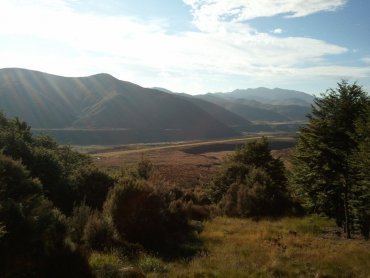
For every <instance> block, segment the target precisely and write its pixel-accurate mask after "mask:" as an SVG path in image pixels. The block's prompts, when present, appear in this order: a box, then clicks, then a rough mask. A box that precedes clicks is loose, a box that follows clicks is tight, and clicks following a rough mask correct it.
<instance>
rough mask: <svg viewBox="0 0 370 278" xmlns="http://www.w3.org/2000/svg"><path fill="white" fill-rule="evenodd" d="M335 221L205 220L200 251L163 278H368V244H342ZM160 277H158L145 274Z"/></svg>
mask: <svg viewBox="0 0 370 278" xmlns="http://www.w3.org/2000/svg"><path fill="white" fill-rule="evenodd" d="M335 227H336V225H335V222H334V221H332V220H329V219H327V218H322V217H318V216H311V217H305V218H284V219H281V220H276V221H271V220H263V221H258V222H256V221H252V220H248V219H236V218H224V217H218V218H216V219H214V220H212V221H209V222H206V223H205V227H204V230H203V232H202V233H201V235H200V236H201V239H202V240H203V242H204V251H203V252H201V253H200V254H199V255H198V256H196V257H195V258H193V259H192V260H191V261H190V262H189V263H181V262H179V263H175V264H170V265H169V266H168V269H169V271H168V272H167V276H168V277H368V276H369V273H370V243H369V242H366V243H365V242H364V241H362V240H351V241H348V240H345V239H343V238H341V237H340V236H339V235H337V234H336V233H335V232H336V231H337V230H336V228H335ZM151 275H152V276H153V277H165V276H164V275H163V274H154V273H152V274H151Z"/></svg>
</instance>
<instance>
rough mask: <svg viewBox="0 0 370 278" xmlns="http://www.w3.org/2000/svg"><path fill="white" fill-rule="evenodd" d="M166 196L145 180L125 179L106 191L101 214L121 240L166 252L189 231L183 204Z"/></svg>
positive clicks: (166, 194)
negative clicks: (110, 222) (107, 192)
mask: <svg viewBox="0 0 370 278" xmlns="http://www.w3.org/2000/svg"><path fill="white" fill-rule="evenodd" d="M169 195H170V194H169V192H168V191H160V190H158V189H156V188H155V187H154V186H151V185H150V184H149V183H148V182H146V181H144V180H138V179H135V178H133V177H126V178H123V179H121V180H120V181H119V182H118V183H117V184H116V185H115V187H113V188H112V190H111V191H110V192H109V195H108V198H107V201H106V203H105V205H104V213H105V215H107V216H108V217H109V218H110V220H111V221H112V223H113V224H114V227H115V228H116V229H117V231H118V233H119V235H120V236H121V237H122V238H124V239H126V240H128V241H129V242H133V243H139V244H141V245H143V246H144V247H145V248H149V249H150V250H156V251H165V250H166V249H167V248H169V247H171V246H176V245H177V244H178V243H180V242H182V241H183V240H184V239H185V238H186V236H187V233H188V232H189V230H190V226H189V225H188V218H187V213H186V211H185V208H184V205H183V203H182V202H181V201H175V200H173V199H171V197H170V196H169Z"/></svg>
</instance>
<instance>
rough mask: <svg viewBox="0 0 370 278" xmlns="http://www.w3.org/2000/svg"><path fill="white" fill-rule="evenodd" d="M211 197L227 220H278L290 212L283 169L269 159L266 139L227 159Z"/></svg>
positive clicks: (237, 151)
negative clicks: (246, 218) (258, 218)
mask: <svg viewBox="0 0 370 278" xmlns="http://www.w3.org/2000/svg"><path fill="white" fill-rule="evenodd" d="M210 194H211V199H212V200H213V201H214V202H216V203H219V204H220V207H221V210H222V211H223V212H224V213H225V214H226V215H230V216H242V217H260V216H280V215H283V214H286V213H288V212H291V211H292V208H293V203H292V201H291V200H290V198H289V194H288V191H287V179H286V177H285V168H284V165H283V163H282V162H281V161H280V160H279V159H275V158H273V157H272V156H271V153H270V150H269V145H268V142H267V140H266V139H263V140H262V141H260V142H258V141H253V142H250V143H249V144H248V145H245V146H244V147H242V148H240V149H238V150H236V152H235V153H234V154H233V155H231V156H230V157H228V159H226V161H225V162H224V164H223V165H222V168H221V169H220V172H219V174H218V176H217V177H216V178H215V179H214V181H213V182H212V184H211V188H210Z"/></svg>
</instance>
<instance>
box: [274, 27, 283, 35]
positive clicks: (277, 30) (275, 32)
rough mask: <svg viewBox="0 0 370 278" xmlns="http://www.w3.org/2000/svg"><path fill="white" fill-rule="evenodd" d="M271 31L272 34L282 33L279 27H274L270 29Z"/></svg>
mask: <svg viewBox="0 0 370 278" xmlns="http://www.w3.org/2000/svg"><path fill="white" fill-rule="evenodd" d="M272 33H273V34H282V33H283V29H281V28H276V29H274V30H272Z"/></svg>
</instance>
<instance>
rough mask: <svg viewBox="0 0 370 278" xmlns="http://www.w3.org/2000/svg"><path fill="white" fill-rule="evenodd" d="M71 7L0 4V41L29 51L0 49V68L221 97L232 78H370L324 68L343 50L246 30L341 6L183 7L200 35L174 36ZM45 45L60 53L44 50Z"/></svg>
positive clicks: (189, 0) (318, 1)
mask: <svg viewBox="0 0 370 278" xmlns="http://www.w3.org/2000/svg"><path fill="white" fill-rule="evenodd" d="M74 2H75V1H74V0H69V1H63V0H56V1H48V0H39V1H26V0H19V1H12V0H2V1H1V2H0V36H1V37H0V38H8V39H13V38H22V40H28V41H29V42H30V43H29V44H28V45H31V44H32V43H33V44H34V48H33V49H30V47H29V46H28V45H24V47H23V48H22V50H21V51H20V50H19V49H16V50H14V49H13V48H12V47H9V48H6V46H4V45H3V46H1V45H0V67H7V66H21V67H29V68H35V69H39V70H45V71H50V72H52V73H58V74H64V75H69V76H70V75H83V74H86V73H96V72H101V71H105V72H109V73H112V74H115V75H116V76H117V77H119V78H121V79H125V80H129V81H132V82H137V83H139V84H142V85H146V86H162V87H167V88H169V89H172V90H176V91H187V92H201V91H204V90H223V88H226V85H225V84H224V83H223V82H221V81H220V80H221V79H222V78H223V77H224V78H226V77H227V78H231V77H233V76H234V77H238V78H240V77H242V78H245V79H248V80H249V81H251V82H253V81H256V82H257V81H261V80H266V79H267V78H268V79H271V80H277V79H279V78H280V79H284V78H291V79H292V78H295V77H297V78H305V79H307V78H310V77H312V78H313V77H315V76H319V75H320V76H328V75H330V76H332V75H335V76H338V75H339V76H342V74H345V76H349V77H351V76H366V75H369V74H370V67H363V68H361V67H358V68H357V67H344V66H336V65H328V64H327V63H326V61H325V58H326V56H327V55H338V54H343V53H346V52H348V49H346V48H344V47H341V46H338V45H335V44H330V43H327V42H325V41H322V40H316V39H312V38H304V37H283V36H276V34H281V33H282V30H281V29H279V28H277V29H275V30H274V32H273V33H275V34H268V33H262V32H259V31H258V30H255V29H253V28H252V27H251V26H250V25H249V24H248V22H246V21H248V20H251V19H253V18H256V17H261V16H274V15H279V14H282V15H284V16H289V17H300V16H306V15H309V14H312V13H315V12H319V11H333V10H336V9H338V8H341V7H343V6H344V5H345V3H346V1H345V0H295V1H293V0H259V1H251V0H244V1H242V0H228V1H216V0H212V1H211V0H184V2H185V3H186V4H188V5H189V8H191V9H192V13H193V15H194V21H193V22H194V24H195V26H196V27H197V28H198V30H196V31H188V32H181V33H176V34H174V33H169V32H168V24H167V23H166V21H165V19H158V20H149V21H148V20H146V21H143V20H139V19H138V18H135V17H132V16H127V15H126V16H123V15H120V16H119V15H116V16H112V15H106V14H102V13H98V12H95V13H92V12H90V13H86V12H85V13H81V12H78V11H77V10H76V9H74ZM45 43H46V45H47V46H44V44H45ZM48 45H49V46H48ZM50 45H57V46H58V47H57V49H56V50H55V51H53V50H50V49H48V50H46V47H49V48H50ZM59 50H60V51H59ZM32 65H33V66H32ZM258 85H260V84H258ZM217 86H219V87H217ZM227 86H230V85H227Z"/></svg>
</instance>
